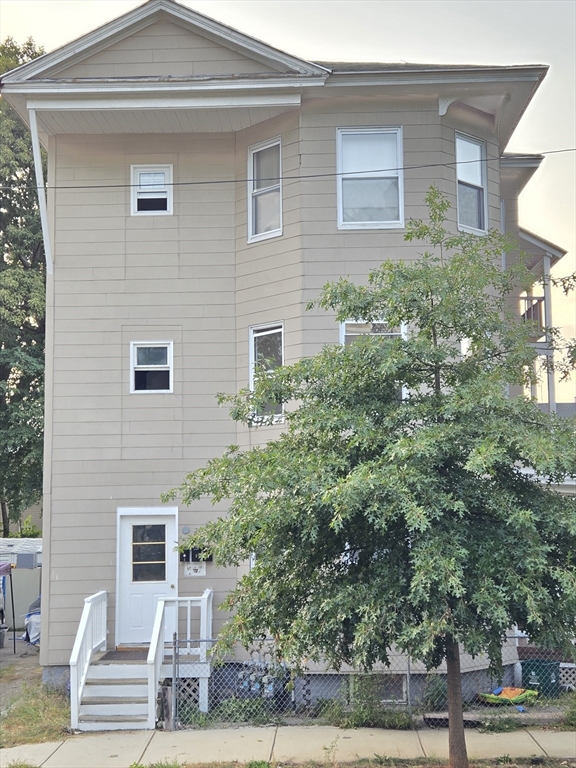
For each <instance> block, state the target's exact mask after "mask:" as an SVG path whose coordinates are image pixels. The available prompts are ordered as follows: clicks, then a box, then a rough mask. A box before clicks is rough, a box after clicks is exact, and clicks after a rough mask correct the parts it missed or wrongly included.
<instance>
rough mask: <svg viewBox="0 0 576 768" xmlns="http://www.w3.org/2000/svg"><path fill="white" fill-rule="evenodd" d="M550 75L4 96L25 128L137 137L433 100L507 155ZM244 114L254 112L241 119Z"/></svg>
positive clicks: (253, 80) (132, 86) (440, 72)
mask: <svg viewBox="0 0 576 768" xmlns="http://www.w3.org/2000/svg"><path fill="white" fill-rule="evenodd" d="M546 71H547V67H545V66H519V67H492V68H490V67H474V68H466V67H464V68H460V69H456V68H454V67H446V68H443V67H437V68H435V69H431V68H428V69H424V70H411V71H405V70H400V71H398V70H394V69H391V70H389V71H381V72H370V73H358V72H350V73H335V74H332V75H330V74H328V73H326V72H323V73H322V75H313V74H310V73H308V74H305V75H302V74H294V73H284V74H282V73H263V74H262V75H242V76H234V77H229V76H219V77H210V76H200V77H169V78H165V77H158V78H154V77H143V78H95V79H88V78H83V79H74V80H66V79H61V80H59V79H57V78H51V79H44V80H24V81H20V82H16V81H14V80H11V81H10V80H8V79H7V80H6V81H5V83H4V84H3V88H2V93H3V95H4V96H5V97H6V99H7V101H8V102H9V103H10V104H11V105H12V106H13V107H14V108H15V109H16V111H17V112H18V113H19V115H20V117H21V118H22V119H23V120H24V122H26V123H27V122H28V109H30V108H33V109H36V110H38V116H39V120H40V124H41V126H40V127H41V130H42V132H43V133H46V134H55V133H89V132H92V133H101V132H106V133H110V132H111V133H115V132H119V133H126V132H130V131H131V130H134V131H135V132H137V133H138V132H143V128H142V126H144V127H145V128H146V131H148V130H149V129H152V131H151V132H157V131H161V132H164V131H166V132H174V131H176V132H182V131H184V132H186V131H192V132H195V131H198V130H203V131H204V130H207V126H209V125H210V119H208V121H207V120H206V117H207V116H209V115H210V114H212V113H211V112H209V113H207V114H204V115H199V116H198V117H199V121H195V120H194V118H193V115H192V114H190V110H195V109H198V110H214V109H217V110H227V111H228V112H229V113H230V114H229V116H228V117H225V116H224V113H221V115H220V117H219V118H218V119H216V120H213V121H212V123H213V125H214V126H215V127H213V128H211V129H209V130H240V129H241V128H244V127H248V126H250V125H254V124H255V123H258V122H262V121H263V120H267V119H270V118H271V117H274V116H276V115H279V114H281V113H282V112H283V111H290V110H293V109H297V108H298V107H299V106H300V104H301V101H302V99H306V98H332V99H337V98H346V99H349V98H351V97H353V98H358V99H363V98H370V97H377V98H381V99H388V98H390V99H400V100H406V99H411V100H412V99H419V98H423V99H426V100H430V99H434V100H435V101H436V103H437V108H438V112H439V114H440V115H446V114H452V113H454V115H455V116H458V117H460V118H462V119H463V120H467V119H468V120H470V121H471V123H474V121H476V120H483V121H484V123H485V124H486V125H487V126H488V127H489V128H490V129H491V130H492V131H493V132H494V134H495V135H497V136H498V140H499V148H500V151H503V149H504V147H505V146H506V144H507V143H508V141H509V139H510V136H511V135H512V133H513V131H514V129H515V127H516V125H517V124H518V121H519V120H520V118H521V116H522V114H523V113H524V111H525V109H526V107H527V106H528V104H529V103H530V100H531V99H532V97H533V95H534V93H535V91H536V89H537V88H538V86H539V85H540V83H541V81H542V79H543V78H544V76H545V75H546ZM351 88H353V91H351ZM270 109H272V110H273V111H270ZM238 110H243V111H246V110H248V113H247V114H243V115H241V114H240V113H239V111H238ZM253 110H263V111H253ZM159 111H166V112H171V111H172V112H175V111H179V112H184V113H185V114H183V119H182V127H181V128H180V129H178V119H177V118H174V119H168V120H163V119H161V117H160V116H159V114H158V112H159ZM110 112H114V113H115V115H116V117H117V119H115V120H106V119H103V113H110ZM137 113H141V115H140V116H141V117H142V119H139V117H138V115H137ZM146 113H149V114H146ZM67 115H69V117H67ZM93 115H94V117H95V121H94V123H95V124H94V125H93V126H92V130H90V129H89V126H88V125H87V123H89V122H90V121H91V119H92V116H93ZM199 124H201V125H202V126H204V127H203V128H199V127H198V125H199ZM162 125H163V126H164V127H163V128H161V127H160V126H162ZM152 126H155V128H152ZM219 126H224V127H219Z"/></svg>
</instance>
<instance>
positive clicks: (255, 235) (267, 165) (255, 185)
mask: <svg viewBox="0 0 576 768" xmlns="http://www.w3.org/2000/svg"><path fill="white" fill-rule="evenodd" d="M281 175H282V174H281V144H280V139H273V140H272V141H268V142H266V143H264V144H258V145H257V146H255V147H250V149H249V151H248V242H254V241H257V240H265V239H266V238H268V237H275V236H277V235H281V234H282V183H281V178H280V177H281Z"/></svg>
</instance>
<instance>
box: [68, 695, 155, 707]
mask: <svg viewBox="0 0 576 768" xmlns="http://www.w3.org/2000/svg"><path fill="white" fill-rule="evenodd" d="M147 703H148V697H147V696H82V704H147ZM82 704H81V706H82Z"/></svg>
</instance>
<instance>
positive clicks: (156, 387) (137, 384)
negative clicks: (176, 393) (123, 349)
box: [130, 341, 173, 393]
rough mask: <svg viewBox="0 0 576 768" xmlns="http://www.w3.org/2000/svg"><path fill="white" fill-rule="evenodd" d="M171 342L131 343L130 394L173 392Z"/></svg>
mask: <svg viewBox="0 0 576 768" xmlns="http://www.w3.org/2000/svg"><path fill="white" fill-rule="evenodd" d="M172 359H173V355H172V342H171V341H132V342H131V343H130V360H131V365H130V392H132V393H135V392H172V391H173V386H172V384H173V382H172V379H173V370H172V369H173V364H172Z"/></svg>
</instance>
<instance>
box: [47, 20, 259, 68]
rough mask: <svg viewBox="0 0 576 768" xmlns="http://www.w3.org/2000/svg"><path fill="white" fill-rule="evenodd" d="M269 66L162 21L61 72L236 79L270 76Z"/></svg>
mask: <svg viewBox="0 0 576 768" xmlns="http://www.w3.org/2000/svg"><path fill="white" fill-rule="evenodd" d="M268 71H270V67H269V66H265V65H263V64H260V63H259V62H257V61H255V60H254V59H249V58H247V57H246V56H242V55H241V54H239V53H237V52H236V51H233V50H232V49H230V48H227V47H225V46H223V45H218V44H217V43H213V42H212V41H210V40H208V39H207V38H205V37H202V36H201V35H199V34H196V33H194V32H189V31H187V30H185V29H183V28H182V27H180V26H178V25H177V24H173V23H171V22H162V21H158V22H156V23H154V24H151V25H149V26H147V27H146V28H145V29H142V30H140V31H139V32H135V33H133V34H132V35H130V37H127V38H125V39H124V40H121V41H120V42H117V43H114V44H113V45H110V46H108V47H107V48H106V49H105V50H103V51H100V52H99V53H95V54H92V55H91V56H89V57H87V58H85V59H84V60H83V61H81V62H78V63H76V64H74V65H72V66H69V67H65V68H63V69H61V70H55V71H54V72H53V73H52V74H53V75H54V74H57V75H58V77H60V78H77V77H135V76H138V77H145V76H162V75H173V76H181V77H182V76H186V75H188V76H190V75H236V74H250V73H257V72H268Z"/></svg>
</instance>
